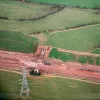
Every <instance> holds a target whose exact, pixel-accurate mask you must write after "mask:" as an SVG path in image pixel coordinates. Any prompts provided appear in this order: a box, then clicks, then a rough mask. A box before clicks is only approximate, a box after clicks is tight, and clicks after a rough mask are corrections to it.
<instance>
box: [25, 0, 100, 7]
mask: <svg viewBox="0 0 100 100" xmlns="http://www.w3.org/2000/svg"><path fill="white" fill-rule="evenodd" d="M27 1H36V2H41V3H49V4H62V5H68V6H69V5H70V6H78V7H86V8H95V7H96V6H99V7H100V0H27Z"/></svg>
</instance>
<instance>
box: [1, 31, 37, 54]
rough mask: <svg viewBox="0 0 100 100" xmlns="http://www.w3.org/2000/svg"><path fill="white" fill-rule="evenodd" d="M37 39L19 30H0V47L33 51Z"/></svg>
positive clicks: (10, 49) (17, 50)
mask: <svg viewBox="0 0 100 100" xmlns="http://www.w3.org/2000/svg"><path fill="white" fill-rule="evenodd" d="M37 46H38V40H37V39H36V38H34V37H30V36H26V35H24V34H22V33H21V32H16V31H3V30H0V49H1V50H7V51H16V52H26V53H30V52H35V50H36V48H37Z"/></svg>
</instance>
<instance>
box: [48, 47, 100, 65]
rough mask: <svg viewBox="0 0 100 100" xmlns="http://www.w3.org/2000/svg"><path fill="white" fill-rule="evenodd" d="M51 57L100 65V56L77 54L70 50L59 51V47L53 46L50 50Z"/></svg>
mask: <svg viewBox="0 0 100 100" xmlns="http://www.w3.org/2000/svg"><path fill="white" fill-rule="evenodd" d="M49 57H50V58H56V59H60V60H62V61H64V62H67V61H73V62H79V63H81V64H83V63H88V64H96V65H98V66H99V65H100V57H92V56H85V55H76V54H73V53H69V52H61V51H58V50H57V48H52V50H51V51H50V54H49Z"/></svg>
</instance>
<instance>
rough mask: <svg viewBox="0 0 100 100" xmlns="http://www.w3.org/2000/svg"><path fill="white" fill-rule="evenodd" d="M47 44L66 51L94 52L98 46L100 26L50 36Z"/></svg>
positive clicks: (99, 42)
mask: <svg viewBox="0 0 100 100" xmlns="http://www.w3.org/2000/svg"><path fill="white" fill-rule="evenodd" d="M47 44H48V45H51V46H54V47H59V48H63V49H68V50H76V51H91V50H94V49H95V47H96V45H99V44H100V25H98V26H91V27H87V28H81V29H76V30H70V31H67V32H58V33H55V34H52V35H50V37H49V39H48V41H47Z"/></svg>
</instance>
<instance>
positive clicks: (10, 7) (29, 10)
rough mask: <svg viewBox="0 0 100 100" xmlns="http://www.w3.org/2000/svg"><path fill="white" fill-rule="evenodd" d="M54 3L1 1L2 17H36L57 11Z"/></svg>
mask: <svg viewBox="0 0 100 100" xmlns="http://www.w3.org/2000/svg"><path fill="white" fill-rule="evenodd" d="M56 10H57V8H56V7H55V8H54V7H53V6H52V5H42V4H41V5H40V4H37V3H22V2H20V1H17V0H16V1H11V0H9V1H4V0H1V1H0V17H2V18H8V19H36V18H40V17H43V16H46V15H48V14H49V13H51V12H54V11H56Z"/></svg>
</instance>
